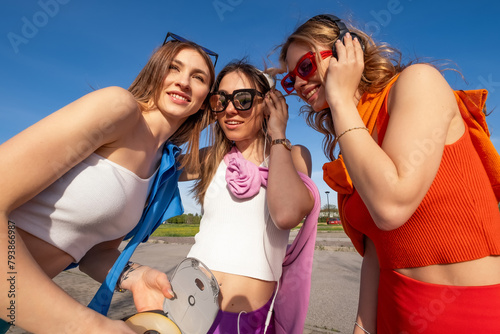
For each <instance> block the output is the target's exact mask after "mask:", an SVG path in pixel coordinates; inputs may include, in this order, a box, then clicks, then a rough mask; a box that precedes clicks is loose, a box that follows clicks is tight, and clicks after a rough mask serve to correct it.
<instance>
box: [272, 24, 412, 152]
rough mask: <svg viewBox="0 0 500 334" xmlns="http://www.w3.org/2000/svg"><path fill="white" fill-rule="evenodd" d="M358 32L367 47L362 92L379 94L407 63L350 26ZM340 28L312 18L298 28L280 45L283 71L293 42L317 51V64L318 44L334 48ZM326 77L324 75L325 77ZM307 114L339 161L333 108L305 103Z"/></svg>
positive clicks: (318, 59)
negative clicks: (315, 108)
mask: <svg viewBox="0 0 500 334" xmlns="http://www.w3.org/2000/svg"><path fill="white" fill-rule="evenodd" d="M349 30H350V31H352V32H353V33H356V34H357V35H358V36H359V38H360V42H361V43H363V45H364V47H365V51H364V58H365V67H364V71H363V75H362V77H361V82H360V84H359V87H358V89H359V91H360V93H361V94H363V93H375V92H379V91H381V90H382V89H383V88H384V87H385V85H387V83H388V82H389V81H390V80H391V79H392V78H394V76H395V75H397V74H398V73H400V72H401V71H402V70H403V69H404V68H405V67H406V66H407V65H403V64H402V63H401V52H400V51H398V50H396V49H395V48H392V47H390V46H388V45H386V44H383V43H381V44H376V43H375V42H374V41H373V39H372V38H371V37H370V36H368V35H367V34H366V33H364V32H362V31H360V30H358V29H354V28H351V27H349ZM339 32H340V31H339V28H338V27H337V25H336V24H335V23H334V22H333V21H330V20H309V21H307V22H305V23H304V24H302V25H301V26H300V27H298V28H297V30H295V31H294V32H293V33H292V34H291V35H290V36H289V37H288V38H287V40H286V41H285V43H283V44H282V45H280V46H278V49H281V51H280V55H279V61H280V65H281V69H280V72H281V73H283V72H286V69H287V66H286V60H287V58H286V56H287V52H288V48H289V47H290V45H291V44H292V43H301V44H304V45H307V46H309V47H311V48H312V49H313V50H315V52H316V58H317V59H316V63H317V64H320V63H321V59H320V58H319V51H320V50H319V49H318V46H322V47H326V48H328V49H332V48H333V46H334V43H335V41H336V40H337V38H338V36H339ZM321 79H322V80H323V78H321ZM300 112H301V113H303V114H305V115H306V123H307V125H309V126H310V127H312V128H313V129H315V130H316V131H318V132H320V133H322V134H324V135H325V137H324V138H323V152H324V153H325V155H326V156H327V157H328V158H329V159H330V160H335V155H334V151H335V130H334V127H333V121H332V117H331V114H330V110H329V109H324V110H322V111H320V112H315V111H314V110H313V109H312V108H311V107H310V106H308V105H305V106H303V107H302V108H301V110H300Z"/></svg>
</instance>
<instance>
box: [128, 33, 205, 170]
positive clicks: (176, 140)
mask: <svg viewBox="0 0 500 334" xmlns="http://www.w3.org/2000/svg"><path fill="white" fill-rule="evenodd" d="M184 49H192V50H195V51H197V52H198V53H199V54H200V55H201V56H202V57H203V59H204V60H205V62H206V64H207V66H208V69H209V75H210V82H209V83H208V87H212V85H213V83H214V80H215V70H214V65H213V63H212V60H211V59H210V57H209V56H208V55H207V54H206V53H205V52H204V51H203V50H202V49H201V47H200V46H198V45H197V44H195V43H191V42H179V41H169V42H167V43H165V44H163V45H162V46H161V47H160V48H158V49H157V50H156V51H155V52H154V53H153V55H152V56H151V58H150V59H149V61H148V62H147V64H146V65H145V66H144V68H143V69H142V70H141V72H140V73H139V75H138V76H137V77H136V78H135V80H134V82H133V83H132V84H131V85H130V87H129V88H128V90H129V91H130V92H131V93H132V95H133V96H134V97H135V99H136V100H137V102H138V103H139V106H140V108H141V110H142V111H147V110H148V109H150V108H151V107H152V106H155V105H157V104H158V100H159V98H160V96H161V90H162V86H163V81H164V80H165V77H166V76H167V73H168V71H169V68H170V64H171V63H172V61H173V60H174V58H175V56H176V55H177V54H178V53H179V52H180V51H181V50H184ZM206 102H207V99H205V101H204V104H206ZM209 117H210V115H208V113H207V112H206V111H205V109H204V108H202V109H200V110H199V111H197V112H196V113H195V114H193V115H191V116H189V117H188V118H187V119H186V121H184V123H183V124H182V125H181V126H180V127H179V128H178V129H177V130H176V131H175V133H174V134H173V135H172V136H171V137H170V138H169V139H168V140H169V141H170V142H172V143H173V144H175V145H177V146H181V145H184V144H187V147H186V154H185V155H184V156H183V157H182V158H181V159H180V168H186V169H187V170H189V171H191V170H197V169H198V168H199V165H200V160H199V154H198V151H199V141H200V134H201V131H202V130H203V129H204V128H205V127H206V126H207V124H208V118H209ZM188 153H189V154H188Z"/></svg>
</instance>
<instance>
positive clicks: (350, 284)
mask: <svg viewBox="0 0 500 334" xmlns="http://www.w3.org/2000/svg"><path fill="white" fill-rule="evenodd" d="M293 237H294V236H293V235H292V236H291V238H293ZM191 244H192V240H191V239H190V238H188V239H184V238H152V240H151V242H148V243H145V244H141V245H139V247H138V248H137V250H136V252H135V253H134V255H133V256H132V261H137V262H140V263H143V264H147V265H149V266H151V267H154V268H157V269H159V270H162V271H164V272H166V273H167V275H168V274H169V273H171V272H172V271H173V269H174V268H175V267H176V265H177V264H178V263H179V262H181V261H182V260H183V259H184V258H185V256H186V254H187V253H188V251H189V249H190V247H191ZM124 245H125V243H122V248H123V247H124ZM360 267H361V257H360V256H359V255H358V254H357V253H356V252H354V251H353V249H352V244H350V241H349V239H348V238H347V237H346V236H345V234H344V233H318V237H317V242H316V251H315V252H314V262H313V274H312V282H311V299H310V303H309V311H308V314H307V318H306V326H305V329H304V334H324V333H352V330H353V323H354V320H355V315H356V308H357V299H358V291H359V272H360ZM54 281H55V282H56V283H57V284H59V285H60V286H61V287H62V288H63V289H64V290H66V291H67V292H68V294H69V295H71V296H72V297H73V298H75V299H76V300H78V301H79V302H80V303H82V304H85V305H86V304H88V303H89V302H90V300H91V299H92V296H93V295H94V293H95V291H97V289H98V288H99V283H97V282H95V281H94V280H92V279H91V278H89V277H87V276H86V275H85V274H83V273H81V272H80V271H79V270H78V269H72V270H68V271H65V272H63V273H61V274H59V275H58V276H57V277H55V278H54ZM134 312H135V308H134V303H133V300H132V294H131V293H130V292H125V293H115V295H114V297H113V302H112V304H111V308H110V312H109V314H108V316H109V317H110V318H113V319H122V318H124V317H126V316H129V315H131V314H134ZM7 333H10V334H21V333H26V332H25V331H23V330H21V329H19V328H13V329H11V330H9V331H8V332H7Z"/></svg>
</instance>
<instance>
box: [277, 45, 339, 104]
mask: <svg viewBox="0 0 500 334" xmlns="http://www.w3.org/2000/svg"><path fill="white" fill-rule="evenodd" d="M318 49H319V51H324V50H327V49H326V48H324V47H323V48H322V47H318ZM308 52H316V50H314V49H313V48H312V47H311V46H309V45H306V44H303V43H291V44H290V46H289V48H288V51H287V53H286V65H287V68H288V70H289V71H293V69H294V68H295V67H296V66H297V63H298V61H299V60H300V59H301V58H302V57H303V56H304V55H305V54H307V53H308ZM329 61H330V57H327V58H325V59H322V60H321V61H320V62H319V63H318V62H317V60H316V64H317V70H316V72H315V73H314V74H313V75H312V76H310V77H309V78H307V80H304V79H302V78H301V77H299V76H296V77H295V85H294V88H295V91H296V92H297V94H298V95H299V97H300V98H301V99H302V100H304V101H305V102H307V103H308V104H309V105H310V106H311V107H312V108H313V110H314V111H321V110H323V109H325V108H328V103H327V102H326V96H325V88H324V85H323V82H322V80H321V78H324V77H325V73H326V70H327V68H328V63H329Z"/></svg>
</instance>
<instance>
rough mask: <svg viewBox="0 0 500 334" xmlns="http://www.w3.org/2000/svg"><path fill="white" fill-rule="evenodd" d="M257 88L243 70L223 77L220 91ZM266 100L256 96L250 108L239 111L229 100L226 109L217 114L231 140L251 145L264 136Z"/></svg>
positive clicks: (229, 92)
mask: <svg viewBox="0 0 500 334" xmlns="http://www.w3.org/2000/svg"><path fill="white" fill-rule="evenodd" d="M246 88H255V85H254V84H252V82H251V81H250V80H249V79H248V77H247V76H246V75H245V74H243V73H241V72H230V73H228V74H226V75H225V76H224V78H222V80H221V82H220V84H219V89H218V91H219V92H224V93H226V94H232V93H233V92H234V91H235V90H237V89H246ZM263 111H264V101H263V99H262V97H259V96H255V97H254V101H253V105H252V107H251V108H250V109H249V110H245V111H238V110H236V109H235V108H234V105H233V103H232V102H229V104H228V106H227V107H226V110H225V111H222V112H219V113H217V114H216V117H217V121H218V122H219V125H220V127H221V128H222V130H223V131H224V134H225V135H226V137H227V138H228V139H229V140H233V141H235V142H236V144H237V146H247V147H248V146H250V145H252V144H253V143H254V142H255V141H256V139H258V138H260V137H262V136H263V134H262V123H263V120H264V116H263V115H264V113H263Z"/></svg>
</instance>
